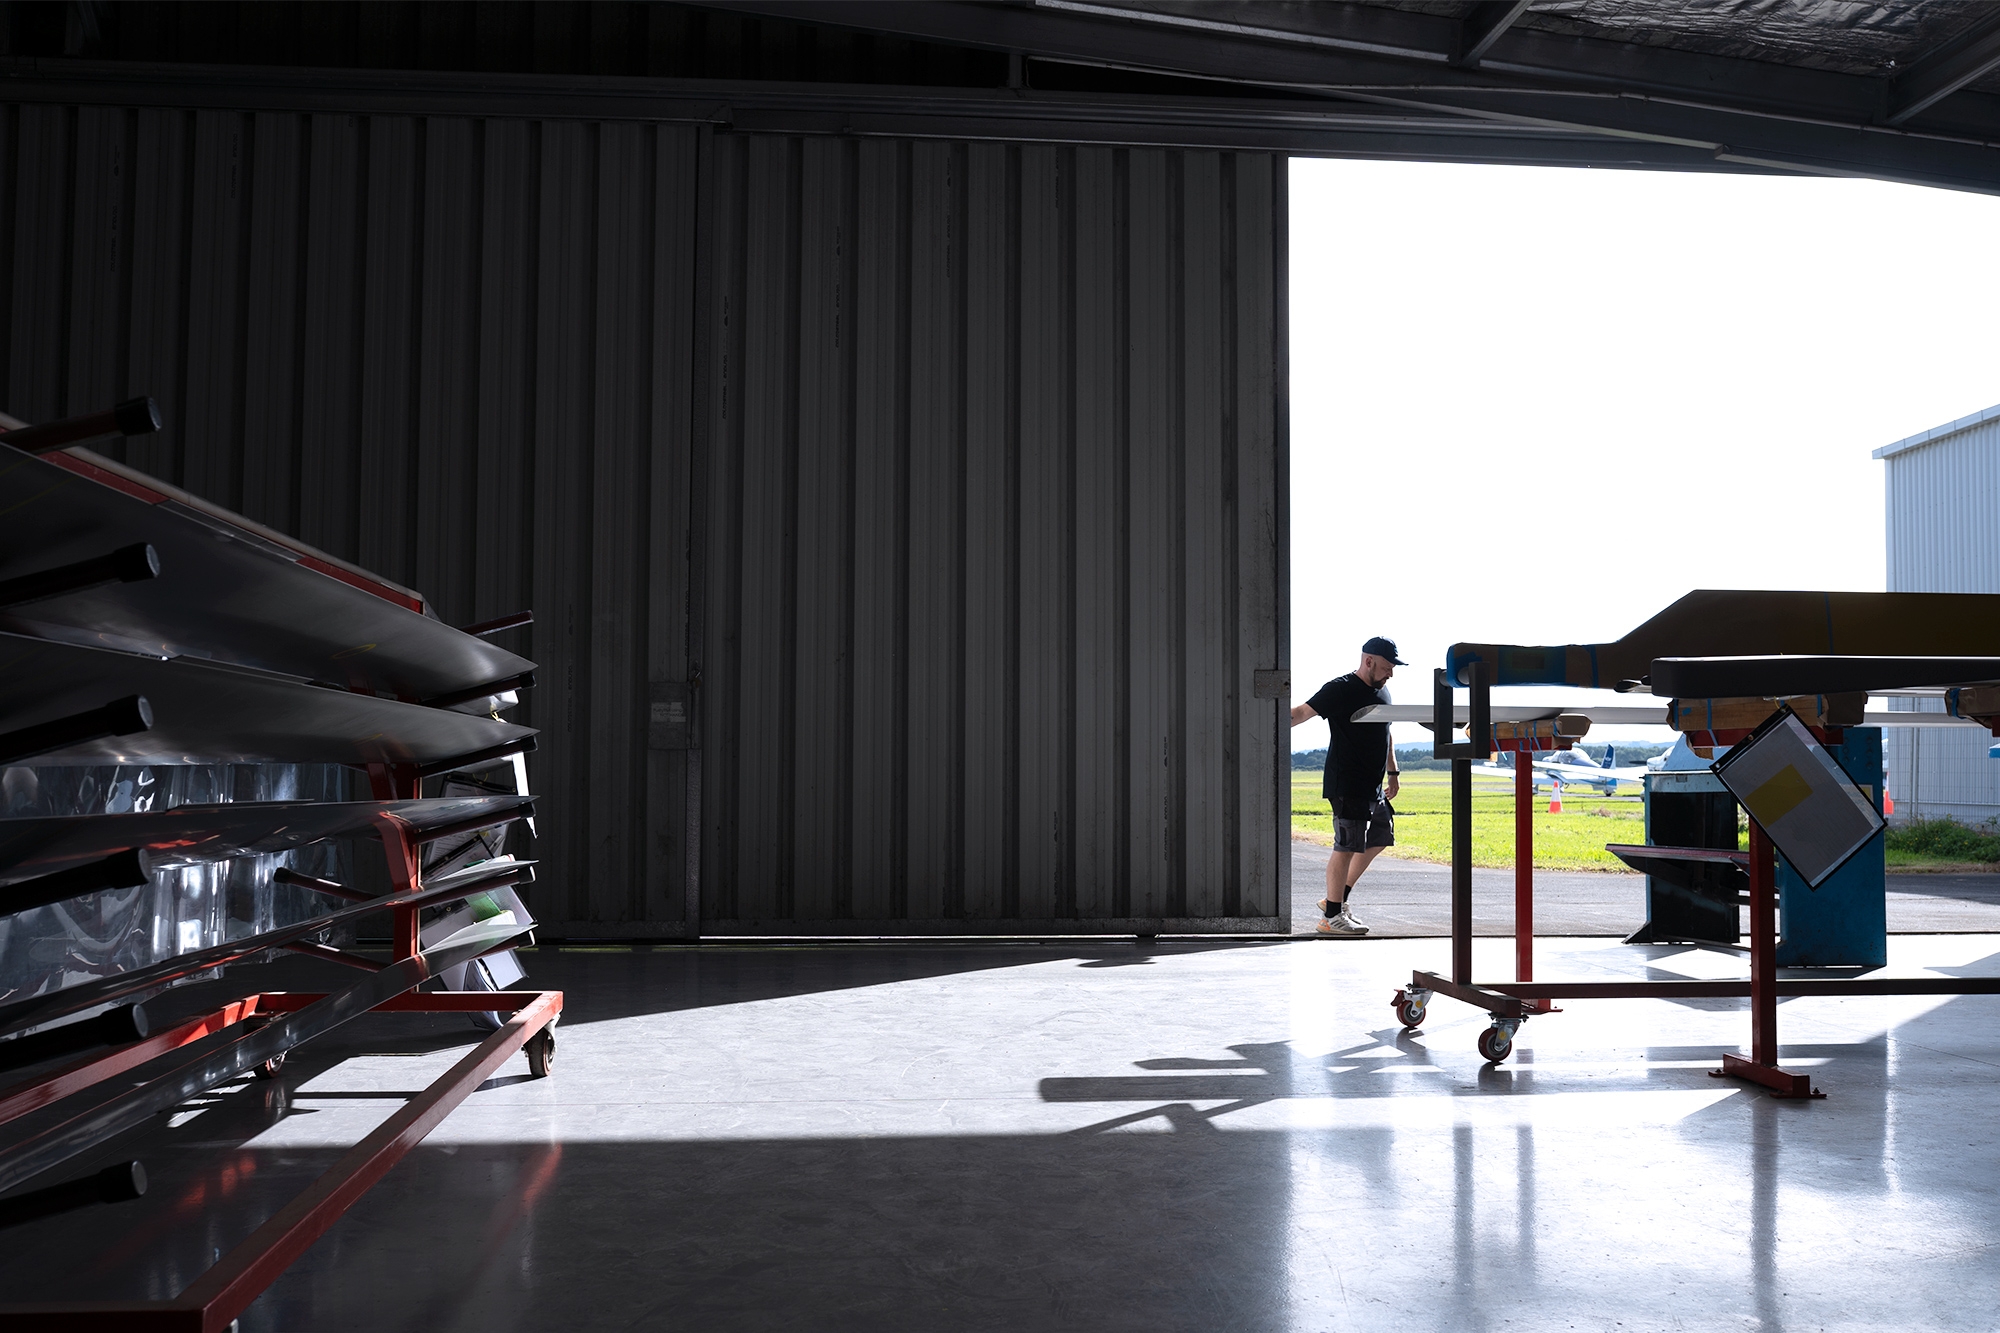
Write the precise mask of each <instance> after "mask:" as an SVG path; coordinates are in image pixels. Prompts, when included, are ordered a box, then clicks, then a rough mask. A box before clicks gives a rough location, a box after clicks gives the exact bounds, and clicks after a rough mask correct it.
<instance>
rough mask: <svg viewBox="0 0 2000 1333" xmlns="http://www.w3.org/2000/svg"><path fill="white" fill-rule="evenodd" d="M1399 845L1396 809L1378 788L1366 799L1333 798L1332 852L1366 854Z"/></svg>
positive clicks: (1350, 797)
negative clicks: (1379, 848)
mask: <svg viewBox="0 0 2000 1333" xmlns="http://www.w3.org/2000/svg"><path fill="white" fill-rule="evenodd" d="M1395 845H1396V808H1395V807H1394V806H1392V805H1390V804H1389V803H1388V802H1387V801H1385V800H1383V799H1382V792H1381V790H1380V789H1379V788H1378V789H1377V790H1376V791H1374V792H1373V793H1371V794H1369V795H1367V796H1336V797H1334V798H1333V850H1335V851H1336V852H1363V851H1367V850H1368V849H1369V848H1370V847H1394V846H1395Z"/></svg>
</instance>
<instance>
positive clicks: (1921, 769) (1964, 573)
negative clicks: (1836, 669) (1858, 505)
mask: <svg viewBox="0 0 2000 1333" xmlns="http://www.w3.org/2000/svg"><path fill="white" fill-rule="evenodd" d="M1885 466H1886V467H1887V468H1888V477H1887V485H1886V486H1885V487H1884V491H1885V494H1886V497H1887V504H1888V525H1887V530H1888V544H1889V570H1888V574H1889V579H1888V584H1889V591H1891V592H2000V418H1995V419H1991V420H1987V421H1982V422H1978V423H1977V424H1973V425H1971V426H1969V427H1968V428H1966V429H1963V430H1959V431H1955V432H1953V433H1951V434H1947V435H1942V436H1940V437H1939V438H1936V439H1933V440H1931V441H1929V442H1927V443H1923V444H1919V445H1916V446H1915V447H1913V448H1908V449H1901V450H1898V451H1896V452H1893V453H1889V454H1887V456H1886V458H1885ZM1884 738H1885V745H1884V751H1883V752H1884V758H1885V759H1886V761H1887V764H1888V787H1889V793H1890V795H1892V796H1894V797H1895V799H1896V813H1897V816H1898V818H1911V817H1917V818H1931V817H1936V816H1940V815H1950V816H1952V817H1954V818H1956V819H1960V820H1964V821H1967V822H1971V823H1978V822H1981V821H1984V820H1987V819H1992V818H1995V817H1996V816H2000V760H1996V759H1990V758H1988V757H1987V754H1986V751H1987V747H1988V746H1990V745H1991V744H1992V743H1993V740H1992V738H1991V737H1990V736H1987V735H1985V734H1984V733H1982V732H1976V731H1967V732H1960V731H1956V730H1943V729H1916V728H1898V729H1893V730H1890V731H1887V732H1885V733H1884Z"/></svg>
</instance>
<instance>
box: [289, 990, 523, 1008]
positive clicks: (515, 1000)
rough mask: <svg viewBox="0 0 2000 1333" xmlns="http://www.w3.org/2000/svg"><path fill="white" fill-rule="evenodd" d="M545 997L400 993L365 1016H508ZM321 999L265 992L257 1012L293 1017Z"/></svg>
mask: <svg viewBox="0 0 2000 1333" xmlns="http://www.w3.org/2000/svg"><path fill="white" fill-rule="evenodd" d="M548 993H549V992H547V991H538V990H468V991H451V990H447V991H414V990H413V991H404V992H403V993H402V994H401V995H398V996H396V997H395V998H394V999H390V1000H384V1001H383V1002H382V1003H380V1004H378V1005H376V1006H375V1007H374V1008H373V1009H370V1010H369V1011H368V1012H369V1013H371V1014H510V1013H513V1012H515V1011H516V1010H519V1009H525V1008H527V1007H528V1006H529V1005H531V1004H533V1003H534V1002H535V1001H536V1000H538V999H540V998H541V997H542V996H544V995H546V994H548ZM325 998H326V996H324V995H322V994H319V993H317V992H314V991H290V990H276V991H265V992H264V993H263V994H262V995H260V996H258V997H257V1003H258V1012H259V1013H266V1014H290V1013H296V1012H298V1011H299V1010H301V1009H303V1008H305V1007H306V1006H307V1005H309V1004H311V1003H313V1002H314V1001H316V1000H324V999H325Z"/></svg>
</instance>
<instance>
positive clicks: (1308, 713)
mask: <svg viewBox="0 0 2000 1333" xmlns="http://www.w3.org/2000/svg"><path fill="white" fill-rule="evenodd" d="M1318 716H1319V714H1318V713H1315V712H1313V706H1312V705H1311V704H1300V705H1299V706H1298V707H1297V708H1294V709H1293V710H1292V725H1293V726H1295V727H1296V726H1297V725H1299V723H1301V722H1310V721H1312V719H1314V718H1316V717H1318Z"/></svg>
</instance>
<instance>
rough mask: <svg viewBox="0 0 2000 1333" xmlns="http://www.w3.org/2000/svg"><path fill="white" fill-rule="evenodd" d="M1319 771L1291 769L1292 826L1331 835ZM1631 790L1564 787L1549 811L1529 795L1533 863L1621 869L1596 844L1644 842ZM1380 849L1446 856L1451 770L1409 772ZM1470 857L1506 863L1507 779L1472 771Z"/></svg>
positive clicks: (1325, 838)
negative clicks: (1601, 792) (1388, 844)
mask: <svg viewBox="0 0 2000 1333" xmlns="http://www.w3.org/2000/svg"><path fill="white" fill-rule="evenodd" d="M1320 780H1321V775H1320V774H1319V773H1317V772H1310V773H1308V772H1301V773H1294V774H1293V775H1292V832H1293V834H1294V835H1302V836H1305V837H1307V838H1310V839H1311V840H1312V841H1314V842H1320V843H1331V842H1332V841H1333V812H1332V811H1331V810H1329V809H1328V808H1327V804H1326V798H1325V797H1323V796H1321V795H1320ZM1628 785H1629V786H1630V788H1631V794H1630V795H1626V794H1625V792H1624V791H1620V793H1619V794H1618V795H1617V796H1612V797H1604V796H1597V795H1595V794H1586V793H1584V792H1582V791H1570V792H1567V793H1565V794H1564V796H1563V812H1562V813H1561V814H1559V815H1552V814H1550V813H1549V798H1548V793H1546V792H1544V793H1542V795H1541V796H1540V797H1539V798H1538V799H1537V800H1536V802H1535V865H1536V867H1537V868H1539V869H1542V870H1624V869H1626V868H1627V867H1626V865H1625V863H1624V862H1622V861H1620V860H1619V859H1618V858H1617V857H1615V856H1613V855H1611V853H1609V852H1607V851H1605V850H1604V844H1605V843H1607V842H1644V841H1645V840H1646V824H1645V813H1644V811H1643V810H1642V809H1641V807H1640V803H1639V788H1638V784H1636V783H1632V784H1628ZM1388 855H1393V856H1400V857H1402V858H1404V859H1405V860H1411V861H1439V862H1446V863H1448V862H1450V860H1451V775H1450V774H1449V773H1445V772H1439V771H1429V772H1420V773H1411V774H1409V775H1407V777H1406V779H1405V780H1404V782H1403V791H1402V795H1400V796H1399V797H1397V798H1396V846H1395V849H1394V850H1393V851H1392V852H1390V853H1388ZM1472 863H1473V864H1474V865H1477V866H1511V865H1513V864H1514V784H1513V783H1512V782H1511V781H1510V780H1508V779H1505V778H1483V777H1478V776H1476V775H1475V776H1474V778H1473V779H1472Z"/></svg>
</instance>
